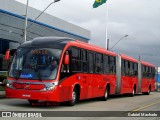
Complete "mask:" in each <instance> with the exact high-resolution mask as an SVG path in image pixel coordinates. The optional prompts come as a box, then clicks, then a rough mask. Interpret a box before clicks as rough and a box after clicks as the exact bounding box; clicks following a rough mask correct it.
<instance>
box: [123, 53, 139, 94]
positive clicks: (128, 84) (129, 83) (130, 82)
mask: <svg viewBox="0 0 160 120" xmlns="http://www.w3.org/2000/svg"><path fill="white" fill-rule="evenodd" d="M120 56H121V58H122V59H124V60H128V61H131V62H134V63H137V64H138V60H136V59H134V58H132V57H130V56H127V55H124V54H120ZM134 85H136V86H137V87H138V76H137V77H132V76H122V77H121V94H124V93H132V91H133V89H134ZM136 92H137V91H136Z"/></svg>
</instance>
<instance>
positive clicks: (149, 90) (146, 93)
mask: <svg viewBox="0 0 160 120" xmlns="http://www.w3.org/2000/svg"><path fill="white" fill-rule="evenodd" d="M150 92H151V87H149V88H148V91H147V92H144V93H143V94H144V95H150Z"/></svg>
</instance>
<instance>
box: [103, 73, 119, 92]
mask: <svg viewBox="0 0 160 120" xmlns="http://www.w3.org/2000/svg"><path fill="white" fill-rule="evenodd" d="M104 80H105V84H106V83H108V84H110V90H109V94H110V95H114V94H115V91H116V75H115V74H113V75H109V74H108V75H105V77H104Z"/></svg>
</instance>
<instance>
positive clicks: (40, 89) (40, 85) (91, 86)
mask: <svg viewBox="0 0 160 120" xmlns="http://www.w3.org/2000/svg"><path fill="white" fill-rule="evenodd" d="M8 57H9V55H8V52H7V55H6V59H7V58H8ZM154 73H155V68H154V65H152V64H149V63H146V62H143V61H138V60H136V59H134V58H132V57H129V56H126V55H122V54H120V55H117V54H116V53H114V52H110V51H107V50H105V49H102V48H100V47H96V46H93V45H90V44H88V43H84V42H80V41H77V40H74V39H70V38H59V37H42V38H35V39H33V40H32V41H28V42H25V43H23V44H22V45H21V46H20V47H19V48H18V49H17V51H16V52H15V55H14V57H13V60H12V63H11V65H10V69H9V71H8V78H7V85H6V96H7V97H9V98H20V99H27V100H28V101H29V102H30V103H36V102H38V101H39V100H44V101H54V102H65V101H68V103H69V104H70V105H74V104H75V103H76V102H77V101H78V100H82V99H89V98H95V97H100V98H101V99H102V100H107V98H108V95H111V94H112V95H114V94H125V93H130V95H131V96H134V94H135V93H139V92H142V93H145V94H149V93H150V91H154V88H155V78H154V76H155V75H154Z"/></svg>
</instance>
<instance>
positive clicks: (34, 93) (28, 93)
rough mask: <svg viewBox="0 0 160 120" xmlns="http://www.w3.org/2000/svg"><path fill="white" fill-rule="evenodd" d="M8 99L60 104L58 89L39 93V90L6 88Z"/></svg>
mask: <svg viewBox="0 0 160 120" xmlns="http://www.w3.org/2000/svg"><path fill="white" fill-rule="evenodd" d="M6 97H8V98H19V99H30V100H44V101H54V102H59V100H58V94H57V90H56V89H54V90H48V91H38V90H23V89H12V88H8V87H6Z"/></svg>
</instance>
